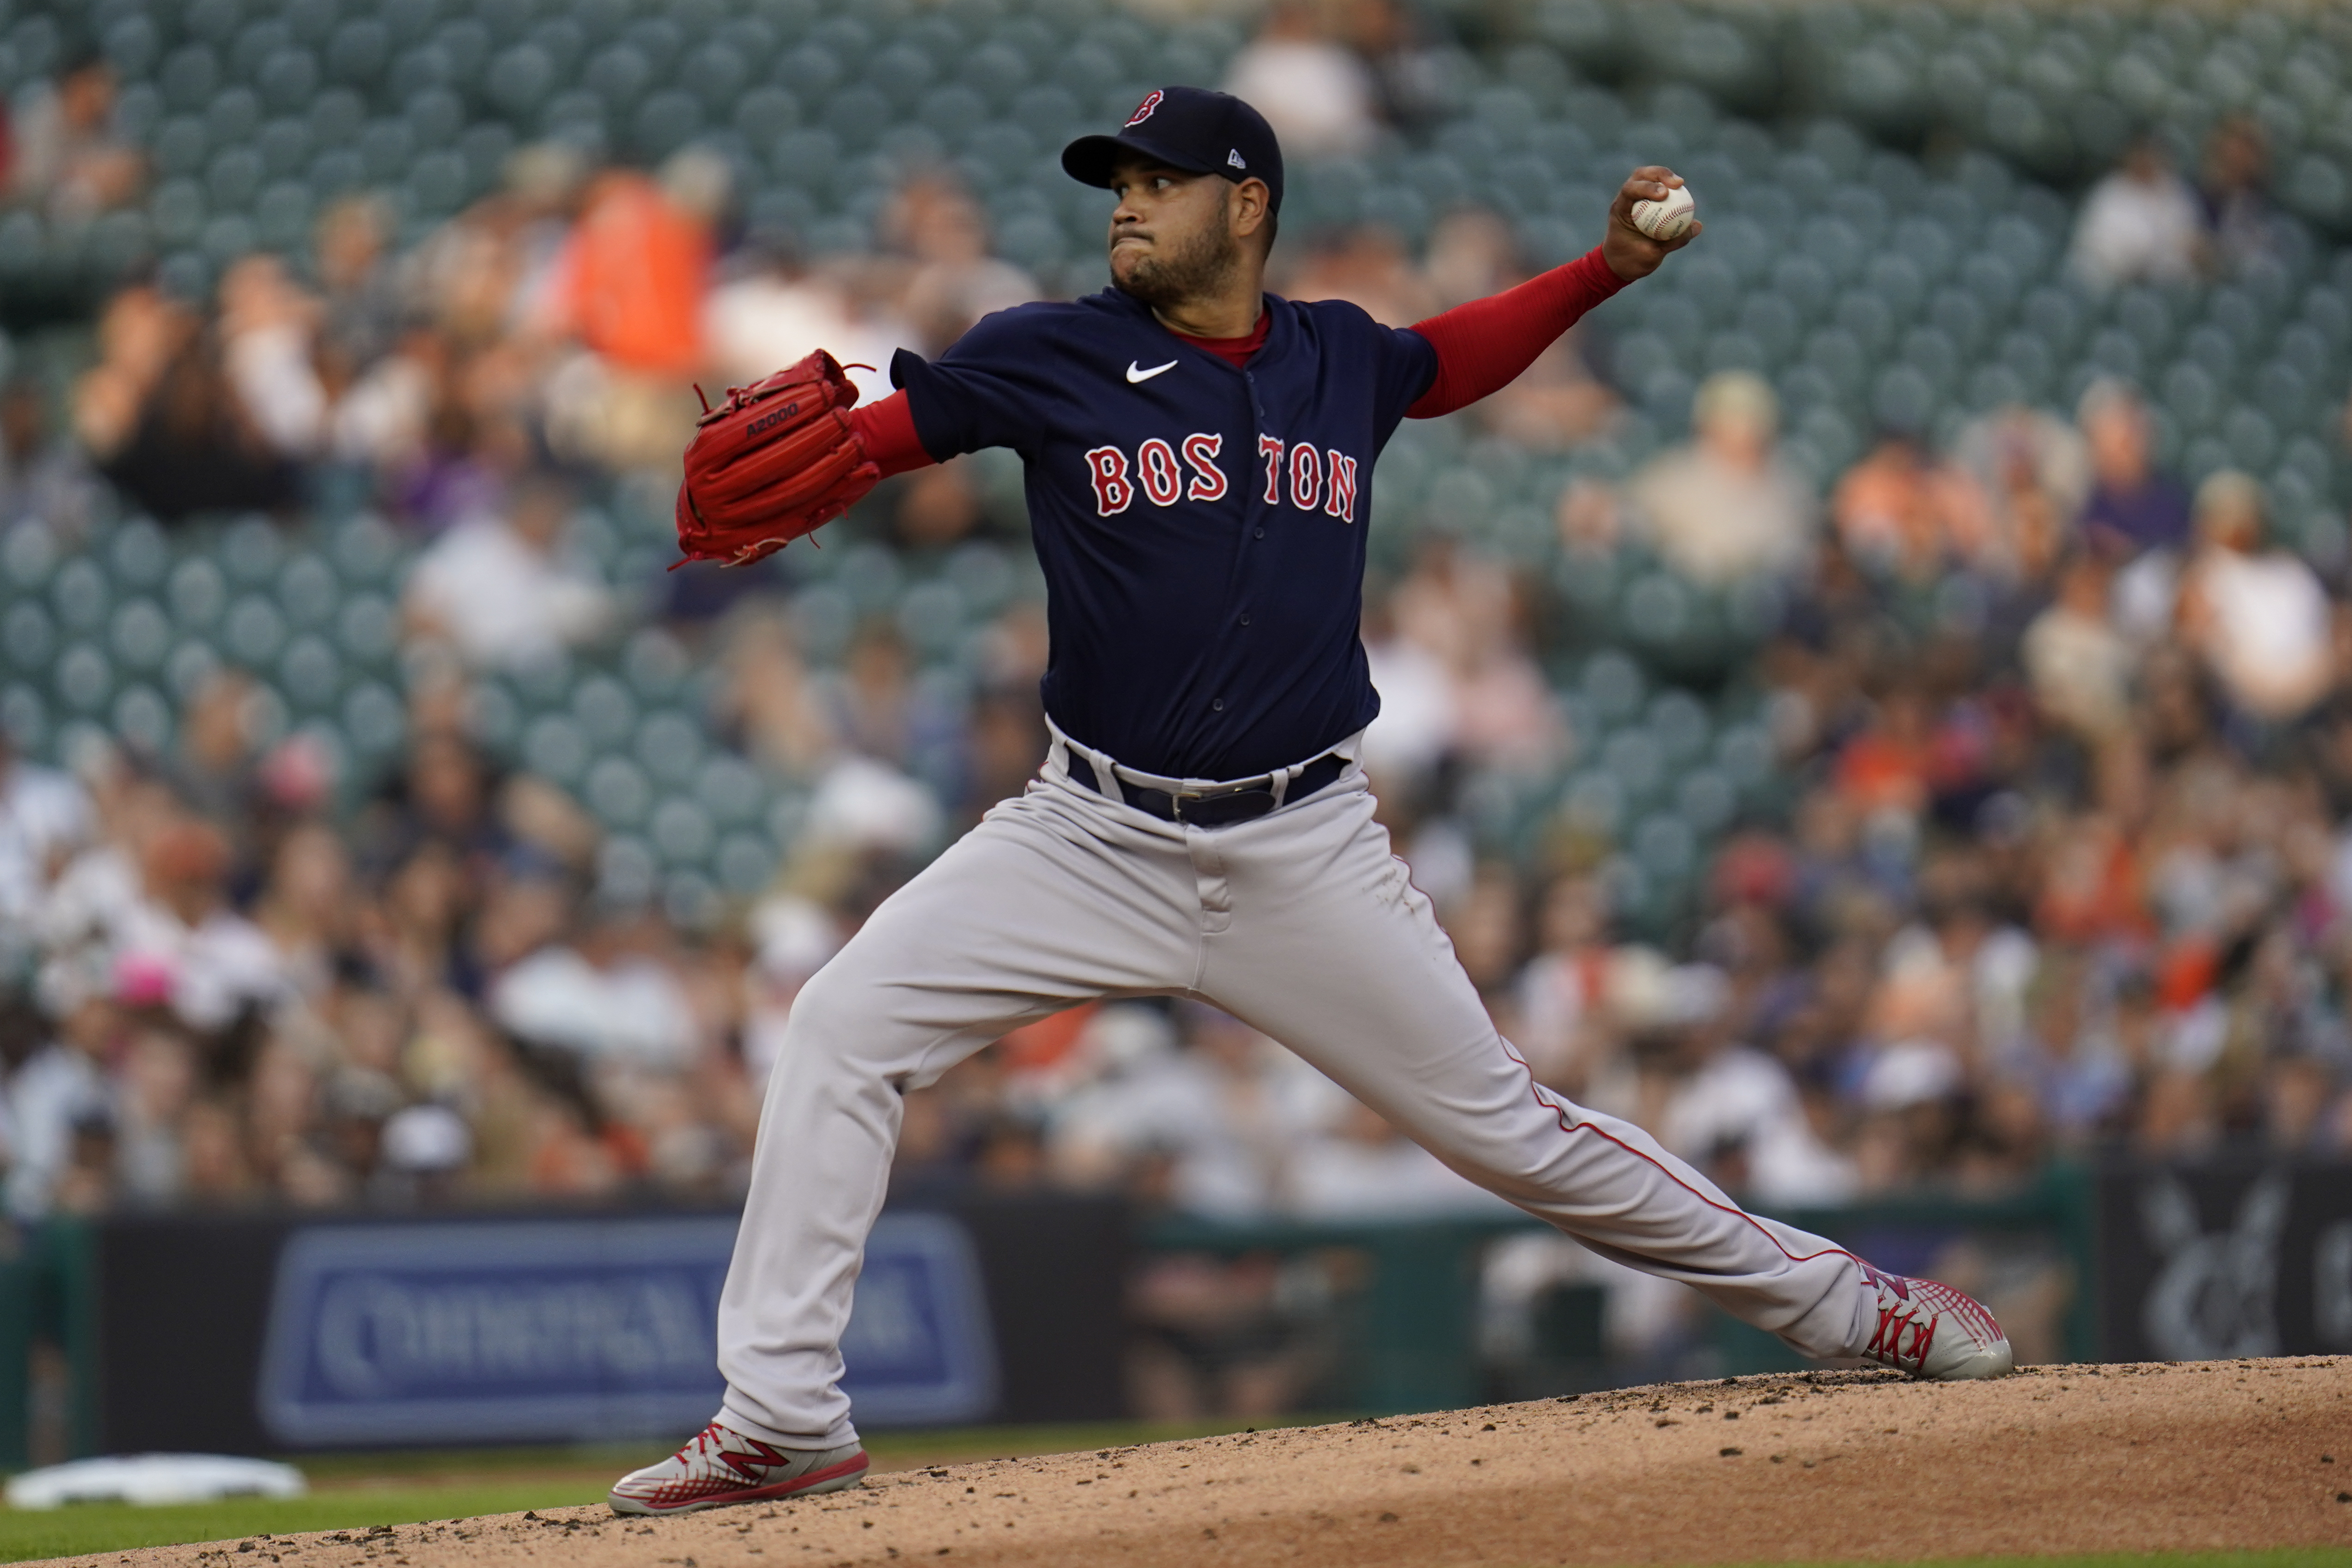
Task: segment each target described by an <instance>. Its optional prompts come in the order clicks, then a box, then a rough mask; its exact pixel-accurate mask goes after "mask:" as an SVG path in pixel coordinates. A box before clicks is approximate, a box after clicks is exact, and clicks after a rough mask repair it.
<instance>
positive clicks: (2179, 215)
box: [2071, 135, 2205, 288]
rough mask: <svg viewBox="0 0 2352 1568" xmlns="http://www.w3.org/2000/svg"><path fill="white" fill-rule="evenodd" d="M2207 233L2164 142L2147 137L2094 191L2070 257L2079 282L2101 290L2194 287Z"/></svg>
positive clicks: (2079, 221) (2079, 222)
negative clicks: (2153, 285) (2154, 285)
mask: <svg viewBox="0 0 2352 1568" xmlns="http://www.w3.org/2000/svg"><path fill="white" fill-rule="evenodd" d="M2204 235H2205V219H2204V214H2203V212H2202V211H2201V210H2200V208H2199V206H2198V202H2197V193H2196V192H2195V191H2192V190H2191V189H2189V183H2188V182H2187V181H2185V180H2183V179H2182V178H2181V177H2180V176H2179V174H2178V173H2176V172H2174V171H2173V167H2172V160H2171V158H2170V155H2169V154H2168V153H2167V152H2166V151H2165V147H2164V143H2163V142H2162V141H2158V139H2157V138H2156V137H2154V136H2151V135H2142V136H2140V137H2138V138H2137V139H2136V140H2134V141H2133V142H2132V144H2131V147H2130V149H2129V150H2128V151H2127V152H2125V154H2124V160H2123V162H2122V163H2121V164H2120V165H2119V166H2118V167H2117V168H2116V171H2115V172H2113V173H2111V174H2109V175H2107V176H2106V178H2105V179H2103V180H2101V181H2100V182H2099V183H2097V184H2095V185H2094V186H2092V187H2091V193H2090V195H2089V196H2088V197H2086V198H2085V199H2084V203H2083V213H2082V216H2081V217H2079V218H2078V219H2076V220H2075V224H2074V254H2073V256H2072V258H2071V259H2072V263H2073V266H2074V271H2075V273H2076V274H2077V275H2078V276H2080V277H2082V278H2083V279H2084V281H2086V282H2089V283H2092V284H2095V285H2098V286H2099V287H2109V288H2112V287H2120V286H2122V285H2124V284H2126V283H2189V282H2192V281H2194V280H2195V278H2196V277H2197V275H2198V271H2199V268H2200V267H2201V266H2202V265H2203V261H2204V245H2205V241H2204Z"/></svg>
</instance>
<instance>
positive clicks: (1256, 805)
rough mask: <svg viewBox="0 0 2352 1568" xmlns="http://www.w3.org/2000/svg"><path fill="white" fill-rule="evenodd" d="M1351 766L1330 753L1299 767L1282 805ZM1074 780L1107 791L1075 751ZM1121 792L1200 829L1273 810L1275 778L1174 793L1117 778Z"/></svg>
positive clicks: (1166, 818) (1145, 808) (1164, 817)
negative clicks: (1144, 787)
mask: <svg viewBox="0 0 2352 1568" xmlns="http://www.w3.org/2000/svg"><path fill="white" fill-rule="evenodd" d="M1347 770H1348V759H1347V758H1344V757H1341V756H1340V755H1339V753H1337V752H1326V753H1324V755H1322V756H1320V757H1318V758H1316V759H1315V760H1314V761H1312V762H1310V763H1308V764H1307V766H1306V767H1305V768H1300V769H1299V772H1298V777H1297V778H1296V779H1292V780H1291V781H1290V788H1289V789H1287V790H1286V791H1284V793H1283V797H1282V800H1283V803H1284V804H1288V803H1289V802H1290V801H1293V800H1305V799H1307V796H1309V795H1312V794H1314V793H1315V791H1317V790H1318V789H1323V788H1324V787H1325V786H1327V785H1328V784H1330V783H1332V782H1334V781H1335V780H1336V779H1338V778H1339V775H1340V774H1342V773H1345V772H1346V771H1347ZM1070 778H1071V780H1072V781H1073V782H1075V783H1079V784H1083V785H1085V786H1086V787H1087V789H1092V790H1093V791H1094V792H1095V793H1096V794H1097V795H1108V794H1109V793H1110V791H1109V790H1108V789H1104V788H1103V787H1102V779H1101V777H1100V776H1099V775H1097V773H1096V771H1095V765H1094V763H1093V762H1092V761H1091V760H1089V759H1088V758H1086V757H1083V756H1081V755H1080V754H1079V753H1077V752H1076V751H1072V752H1071V753H1070ZM1118 795H1119V798H1120V799H1121V800H1125V801H1126V802H1127V803H1128V804H1129V805H1130V806H1132V807H1134V808H1135V809H1136V810H1139V811H1141V812H1144V813H1145V814H1146V815H1149V816H1153V817H1157V818H1159V819H1160V821H1163V822H1184V823H1188V824H1189V825H1191V826H1192V827H1195V828H1222V827H1225V826H1227V825H1229V824H1231V823H1234V822H1247V821H1253V820H1255V819H1256V818H1259V817H1263V816H1265V814H1266V813H1267V812H1268V811H1271V810H1274V807H1275V799H1274V785H1273V783H1272V782H1271V781H1270V780H1263V779H1262V780H1258V781H1256V782H1253V783H1248V784H1230V785H1227V784H1213V785H1211V786H1209V787H1208V788H1207V789H1199V790H1192V789H1187V790H1185V791H1184V792H1183V793H1181V794H1175V795H1171V794H1170V793H1169V792H1168V791H1167V790H1165V789H1141V788H1139V787H1138V786H1136V785H1133V784H1129V782H1128V781H1127V780H1125V779H1120V780H1119V781H1118Z"/></svg>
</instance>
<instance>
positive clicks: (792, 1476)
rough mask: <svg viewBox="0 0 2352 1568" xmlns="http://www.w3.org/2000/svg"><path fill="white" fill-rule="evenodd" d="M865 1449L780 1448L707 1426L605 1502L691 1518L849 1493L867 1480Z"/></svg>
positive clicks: (617, 1509)
mask: <svg viewBox="0 0 2352 1568" xmlns="http://www.w3.org/2000/svg"><path fill="white" fill-rule="evenodd" d="M865 1477H866V1450H865V1449H864V1448H859V1447H858V1446H857V1445H856V1444H855V1443H852V1444H850V1445H849V1446H848V1447H847V1448H777V1447H776V1446H775V1445H774V1444H772V1443H763V1442H761V1441H760V1440H759V1439H758V1438H757V1437H745V1436H744V1435H743V1434H742V1433H740V1432H737V1431H734V1430H731V1429H730V1428H729V1427H722V1426H720V1425H719V1423H718V1422H716V1421H713V1422H712V1423H711V1424H710V1425H709V1426H708V1427H704V1428H703V1429H702V1430H701V1431H700V1432H699V1433H698V1434H696V1436H695V1438H694V1440H693V1441H692V1442H690V1443H688V1444H687V1446H686V1447H685V1448H680V1449H679V1450H678V1451H677V1453H675V1454H672V1455H671V1456H670V1457H669V1458H667V1459H664V1460H663V1461H662V1462H661V1463H660V1464H657V1465H647V1466H646V1468H645V1469H642V1470H632V1471H630V1472H629V1473H628V1474H627V1475H625V1476H623V1477H622V1478H621V1479H619V1480H618V1481H615V1482H614V1485H613V1491H612V1495H611V1496H610V1497H608V1498H606V1499H605V1500H606V1501H607V1502H610V1503H611V1504H612V1505H613V1511H614V1513H692V1512H693V1511H695V1510H697V1509H700V1508H724V1507H725V1506H726V1505H727V1504H729V1503H730V1502H768V1501H772V1500H774V1499H776V1498H780V1497H809V1496H813V1495H814V1494H815V1493H817V1492H824V1491H839V1490H842V1489H843V1488H844V1487H854V1486H856V1484H857V1483H858V1482H859V1481H861V1480H863V1479H865Z"/></svg>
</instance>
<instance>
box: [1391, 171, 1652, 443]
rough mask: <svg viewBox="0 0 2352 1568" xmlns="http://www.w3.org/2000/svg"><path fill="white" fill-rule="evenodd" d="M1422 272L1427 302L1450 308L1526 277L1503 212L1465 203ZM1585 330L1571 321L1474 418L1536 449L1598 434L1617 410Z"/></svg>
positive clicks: (1445, 223) (1436, 236) (1440, 233)
mask: <svg viewBox="0 0 2352 1568" xmlns="http://www.w3.org/2000/svg"><path fill="white" fill-rule="evenodd" d="M1422 277H1423V280H1424V282H1425V283H1426V285H1427V287H1428V289H1429V293H1430V302H1431V306H1432V308H1433V309H1440V310H1449V309H1452V308H1454V306H1456V305H1460V304H1463V303H1465V301H1468V300H1472V299H1484V298H1487V297H1488V296H1490V295H1495V294H1500V293H1501V292H1503V291H1504V290H1505V289H1507V288H1509V287H1514V286H1515V285H1517V284H1519V283H1521V282H1524V281H1525V280H1526V278H1527V269H1526V267H1524V266H1523V265H1522V264H1521V262H1520V258H1519V255H1518V245H1517V240H1516V239H1515V238H1514V236H1513V235H1512V233H1511V228H1510V225H1508V224H1507V223H1506V222H1505V221H1504V219H1503V218H1502V217H1501V215H1500V214H1496V213H1493V212H1490V211H1488V210H1487V209H1486V208H1483V207H1465V208H1463V209H1460V210H1459V211H1456V212H1453V213H1449V214H1446V215H1445V216H1444V218H1441V219H1440V220H1438V224H1437V227H1436V229H1435V231H1434V232H1433V233H1432V234H1431V235H1430V238H1429V251H1428V258H1427V260H1426V261H1425V262H1424V263H1423V267H1422ZM1381 319H1383V320H1386V319H1389V318H1386V317H1382V318H1381ZM1404 319H1410V320H1417V319H1419V318H1418V317H1409V318H1404ZM1591 330H1592V328H1591V324H1590V323H1589V322H1580V323H1579V324H1578V325H1577V326H1575V327H1573V328H1571V329H1570V330H1569V332H1568V333H1567V334H1566V335H1565V336H1563V337H1562V338H1560V339H1559V340H1558V341H1556V342H1554V343H1553V344H1552V345H1551V346H1550V347H1549V348H1548V349H1546V350H1544V351H1543V352H1542V353H1541V354H1539V355H1538V356H1537V357H1536V362H1535V363H1534V364H1532V365H1530V366H1528V368H1527V369H1526V370H1525V371H1521V372H1520V374H1519V377H1518V379H1517V381H1514V382H1512V383H1511V384H1510V385H1509V386H1507V387H1505V388H1503V389H1502V390H1501V391H1500V392H1496V393H1494V394H1493V395H1491V396H1489V397H1487V398H1486V399H1484V400H1483V401H1481V402H1478V403H1477V404H1475V407H1474V410H1473V412H1474V413H1475V417H1476V418H1477V420H1478V421H1479V423H1482V424H1484V425H1485V426H1486V428H1487V429H1489V430H1491V431H1492V432H1494V433H1495V434H1497V435H1499V436H1501V437H1503V438H1504V439H1505V440H1507V441H1514V442H1517V443H1519V444H1523V445H1527V446H1530V447H1534V448H1537V449H1538V450H1559V449H1560V448H1564V447H1569V446H1573V445H1575V444H1578V443H1579V442H1582V441H1587V440H1590V439H1591V437H1592V436H1594V435H1596V434H1599V433H1600V432H1601V430H1602V429H1604V428H1605V427H1606V426H1607V425H1608V424H1609V423H1610V421H1611V419H1612V417H1613V416H1614V415H1615V413H1616V412H1617V398H1616V395H1615V394H1614V393H1613V392H1611V391H1610V390H1609V388H1608V387H1607V386H1606V385H1605V384H1603V383H1602V382H1601V380H1600V378H1598V377H1597V376H1595V375H1594V374H1593V373H1592V371H1591V367H1590V366H1589V365H1588V364H1587V363H1586V361H1585V357H1584V350H1585V347H1586V344H1587V342H1588V340H1589V334H1590V333H1591Z"/></svg>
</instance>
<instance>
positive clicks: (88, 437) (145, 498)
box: [74, 287, 299, 522]
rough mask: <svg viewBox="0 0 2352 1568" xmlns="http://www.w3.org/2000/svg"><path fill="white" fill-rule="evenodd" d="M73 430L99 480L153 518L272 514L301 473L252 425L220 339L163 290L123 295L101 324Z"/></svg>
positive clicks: (76, 405) (293, 488)
mask: <svg viewBox="0 0 2352 1568" xmlns="http://www.w3.org/2000/svg"><path fill="white" fill-rule="evenodd" d="M99 344H100V361H99V363H98V364H97V365H96V366H94V367H93V368H92V369H91V370H89V371H87V372H85V373H84V374H83V376H82V378H81V381H80V382H79V384H78V385H77V386H76V388H75V394H74V425H75V429H76V431H77V432H78V433H79V434H80V436H81V438H82V442H83V444H84V446H85V447H86V448H87V449H88V451H89V454H90V455H91V457H92V459H93V460H94V461H95V462H96V463H97V465H98V467H99V470H100V472H101V473H102V474H104V475H105V476H107V477H108V478H109V479H110V480H112V481H113V482H114V484H115V485H116V486H118V487H120V488H121V490H123V491H124V492H125V493H126V494H127V495H129V496H130V497H131V499H132V500H134V501H136V502H137V503H138V504H139V505H140V506H141V507H142V508H144V509H145V510H146V511H147V512H149V513H150V514H152V516H154V517H156V518H158V519H160V520H162V521H164V522H176V521H178V520H181V519H183V518H185V517H193V516H194V515H196V514H198V513H202V512H210V511H275V510H277V509H278V508H280V507H285V506H287V505H289V503H290V502H291V501H292V500H293V498H294V497H295V494H296V491H297V487H298V484H299V470H298V469H297V468H296V467H295V465H293V463H291V462H290V461H289V459H288V458H287V457H286V455H284V454H283V453H282V452H280V451H279V450H278V449H277V448H276V447H274V446H273V445H272V444H271V443H270V439H269V437H268V434H265V432H264V430H263V429H262V428H261V427H260V426H259V425H257V423H256V422H255V420H254V418H253V416H252V413H250V411H249V410H248V409H247V405H246V402H245V401H244V399H243V398H242V397H241V396H240V395H239V394H238V392H237V390H236V384H235V382H233V381H232V380H231V378H230V375H229V373H228V371H227V369H226V366H225V365H224V364H223V362H222V354H221V343H220V340H219V337H218V335H217V334H216V333H215V332H213V331H211V330H208V329H206V328H205V325H204V323H203V322H201V321H200V320H199V319H197V317H196V316H195V314H194V312H193V311H190V310H189V309H187V308H185V307H184V306H183V305H181V304H179V303H178V302H177V301H175V300H173V299H170V298H167V297H165V296H164V295H163V294H162V293H161V292H160V291H158V290H155V289H152V288H147V287H137V288H130V289H125V290H124V291H123V292H122V293H121V294H119V295H117V296H116V297H115V298H114V299H113V300H112V301H111V302H110V304H109V305H108V307H107V311H106V314H105V316H104V318H103V319H101V320H100V324H99Z"/></svg>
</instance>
